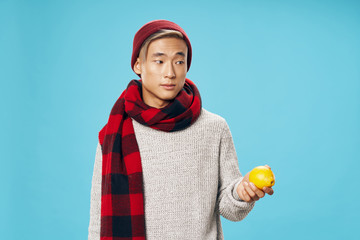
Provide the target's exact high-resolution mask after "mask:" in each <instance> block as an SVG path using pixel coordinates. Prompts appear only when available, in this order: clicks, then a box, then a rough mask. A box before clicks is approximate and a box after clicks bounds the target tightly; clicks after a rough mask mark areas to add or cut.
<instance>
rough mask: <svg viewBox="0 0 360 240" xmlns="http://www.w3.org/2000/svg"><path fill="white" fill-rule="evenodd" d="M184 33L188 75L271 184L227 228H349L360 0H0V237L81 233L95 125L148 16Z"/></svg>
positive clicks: (353, 205) (274, 232)
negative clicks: (266, 170) (268, 171)
mask: <svg viewBox="0 0 360 240" xmlns="http://www.w3.org/2000/svg"><path fill="white" fill-rule="evenodd" d="M154 19H167V20H170V21H174V22H176V23H178V24H179V25H180V26H182V28H184V29H185V31H186V32H187V34H188V36H189V38H190V41H191V43H192V47H193V59H192V65H191V68H190V71H189V72H188V75H187V77H188V78H190V79H191V80H193V81H194V82H195V83H196V84H197V85H198V87H199V89H200V93H201V94H202V99H203V106H204V107H205V108H206V109H208V110H209V111H211V112H214V113H217V114H219V115H221V116H223V117H224V118H225V119H226V120H227V122H228V124H229V126H230V129H231V131H232V135H233V138H234V143H235V146H236V150H237V154H238V159H239V165H240V170H241V172H242V173H243V174H245V173H247V172H248V171H250V170H251V169H252V168H253V167H255V166H257V165H264V164H268V165H270V166H271V167H272V169H273V170H274V173H275V175H276V185H275V186H274V190H275V194H274V195H273V196H266V197H265V198H263V199H261V200H259V201H258V202H257V203H256V206H255V208H254V209H253V211H252V212H250V214H249V215H248V217H247V218H245V220H243V221H242V222H231V221H228V220H226V219H224V218H222V223H223V230H224V235H225V239H227V240H230V239H260V238H263V237H264V238H266V239H355V237H356V236H357V228H358V227H359V223H360V221H359V217H358V215H359V214H360V209H359V203H358V198H359V189H357V184H358V183H359V169H360V164H359V160H360V3H359V1H349V0H346V1H340V0H339V1H329V0H319V1H310V0H306V1H281V0H276V1H265V0H263V1H260V0H252V1H245V0H244V1H235V0H234V1H221V3H220V1H196V2H195V1H194V2H193V3H192V1H185V0H184V1H139V0H137V1H133V2H124V1H95V0H90V1H89V0H88V1H80V0H75V1H38V0H32V1H8V0H0V79H1V101H0V105H1V112H2V113H1V136H2V137H1V142H0V146H1V158H0V159H1V167H0V184H1V192H2V194H1V198H0V206H1V207H0V210H1V212H0V216H1V218H0V238H1V239H53V240H56V239H86V238H87V228H88V224H89V211H90V188H91V178H92V171H93V164H94V157H95V148H96V144H97V134H98V131H99V130H100V129H101V128H102V126H103V125H104V124H105V122H106V121H107V119H108V115H109V112H110V110H111V107H112V105H113V104H114V102H115V100H116V99H117V98H118V96H119V95H120V93H121V92H122V91H123V89H124V88H125V87H126V85H127V83H128V82H129V81H130V80H131V79H134V78H136V79H137V78H138V77H137V76H136V75H135V73H133V72H132V70H131V68H130V58H131V51H132V40H133V37H134V34H135V32H136V31H137V30H138V29H139V28H140V27H141V26H142V25H143V24H145V23H146V22H148V21H151V20H154Z"/></svg>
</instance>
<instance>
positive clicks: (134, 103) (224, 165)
mask: <svg viewBox="0 0 360 240" xmlns="http://www.w3.org/2000/svg"><path fill="white" fill-rule="evenodd" d="M191 56H192V49H191V44H190V41H189V38H188V36H187V35H186V33H185V31H184V30H183V29H182V28H181V27H180V26H178V25H177V24H175V23H173V22H170V21H167V20H155V21H151V22H149V23H147V24H145V25H144V26H143V27H141V28H140V29H139V30H138V32H137V33H136V34H135V38H134V44H133V53H132V60H131V67H132V68H133V70H134V72H135V73H136V74H137V75H138V76H139V77H140V78H141V79H140V80H132V81H130V83H129V85H128V87H127V89H126V90H125V91H124V92H123V93H122V94H121V96H120V97H119V99H118V100H117V101H116V103H115V104H114V107H113V108H112V110H111V113H110V117H109V120H108V122H107V124H106V125H105V126H104V128H103V129H102V130H101V131H100V132H99V144H98V147H97V152H96V157H95V165H94V175H93V180H92V189H91V210H90V225H89V239H145V238H146V239H148V240H152V239H223V233H222V228H221V222H220V215H222V216H223V217H225V218H227V219H229V220H231V221H240V220H242V219H244V218H245V217H246V215H247V214H248V213H249V212H250V211H251V209H252V208H253V207H254V203H255V201H257V200H258V199H260V198H262V197H264V195H265V193H268V194H270V195H271V194H273V190H272V188H264V189H262V190H260V189H258V188H256V187H255V186H254V185H253V184H252V183H249V180H248V174H246V175H245V177H242V176H241V174H240V171H239V166H238V161H237V156H236V152H235V147H234V144H233V140H232V136H231V133H230V129H229V127H228V125H227V123H226V121H225V119H224V118H222V117H220V116H218V115H216V114H214V113H210V112H209V111H207V110H205V109H204V108H202V105H201V97H200V93H199V91H198V89H197V87H196V85H195V84H194V83H193V82H192V81H191V80H190V79H188V78H186V73H187V71H188V70H189V68H190V63H191Z"/></svg>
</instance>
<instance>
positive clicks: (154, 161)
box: [88, 108, 255, 240]
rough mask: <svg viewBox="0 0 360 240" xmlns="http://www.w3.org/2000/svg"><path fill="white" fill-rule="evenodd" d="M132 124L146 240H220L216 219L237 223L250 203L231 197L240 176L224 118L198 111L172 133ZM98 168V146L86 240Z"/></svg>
mask: <svg viewBox="0 0 360 240" xmlns="http://www.w3.org/2000/svg"><path fill="white" fill-rule="evenodd" d="M132 122H133V125H134V130H135V136H136V140H137V142H138V145H139V150H140V156H141V162H142V169H143V182H144V201H145V208H144V209H145V228H146V230H145V231H146V239H147V240H159V239H161V240H164V239H171V240H172V239H182V240H183V239H201V240H202V239H206V240H207V239H214V240H215V239H216V240H219V239H224V237H223V232H222V227H221V221H220V215H221V216H223V217H225V218H226V219H229V220H231V221H240V220H242V219H244V218H245V217H246V215H247V214H248V213H249V212H250V211H251V209H252V208H253V207H254V204H255V203H254V202H253V203H250V204H249V203H246V202H244V201H242V200H241V199H240V198H239V196H238V194H237V192H236V187H237V186H238V184H239V183H240V181H241V179H242V175H241V174H240V171H239V165H238V160H237V156H236V152H235V147H234V144H233V139H232V136H231V133H230V129H229V127H228V124H227V123H226V121H225V119H224V118H222V117H220V116H218V115H216V114H214V113H211V112H209V111H207V110H205V109H204V108H203V109H202V110H201V114H200V116H199V118H198V120H197V121H196V122H195V123H193V124H192V125H191V126H190V127H188V128H186V129H184V130H181V131H177V132H163V131H159V130H155V129H152V128H150V127H146V126H143V125H141V124H140V123H138V122H136V121H135V120H133V121H132ZM101 168H102V154H101V146H100V145H99V144H98V146H97V151H96V157H95V164H94V174H93V179H92V187H91V201H90V224H89V235H88V239H89V240H99V239H100V209H101V179H102V178H101Z"/></svg>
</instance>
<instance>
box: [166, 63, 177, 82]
mask: <svg viewBox="0 0 360 240" xmlns="http://www.w3.org/2000/svg"><path fill="white" fill-rule="evenodd" d="M165 73H166V75H165V77H166V78H170V79H173V78H175V76H176V75H175V71H174V67H173V65H172V63H168V64H167V67H166V72H165Z"/></svg>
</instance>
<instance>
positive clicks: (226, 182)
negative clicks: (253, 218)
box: [218, 120, 255, 222]
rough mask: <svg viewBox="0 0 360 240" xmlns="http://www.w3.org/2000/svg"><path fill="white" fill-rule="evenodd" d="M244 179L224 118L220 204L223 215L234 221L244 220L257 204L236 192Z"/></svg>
mask: <svg viewBox="0 0 360 240" xmlns="http://www.w3.org/2000/svg"><path fill="white" fill-rule="evenodd" d="M242 179H243V177H242V175H241V173H240V170H239V164H238V159H237V155H236V150H235V146H234V143H233V138H232V135H231V132H230V129H229V126H228V124H227V123H226V121H225V120H224V128H223V132H222V136H221V142H220V170H219V192H218V194H219V197H218V206H219V211H220V214H221V216H223V217H224V218H226V219H228V220H230V221H234V222H237V221H241V220H243V219H244V218H245V217H246V216H247V215H248V213H249V212H250V211H251V210H252V208H253V207H254V205H255V202H252V203H247V202H245V201H243V200H241V199H240V197H239V195H238V193H237V192H236V188H237V186H238V185H239V184H240V182H241V180H242Z"/></svg>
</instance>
